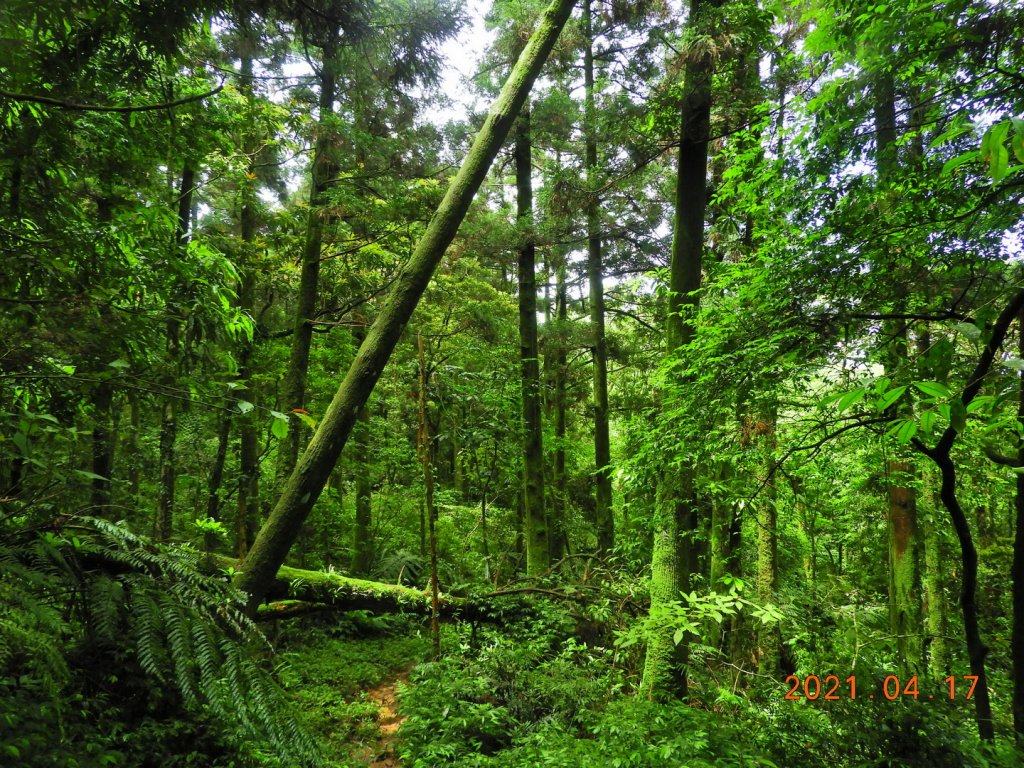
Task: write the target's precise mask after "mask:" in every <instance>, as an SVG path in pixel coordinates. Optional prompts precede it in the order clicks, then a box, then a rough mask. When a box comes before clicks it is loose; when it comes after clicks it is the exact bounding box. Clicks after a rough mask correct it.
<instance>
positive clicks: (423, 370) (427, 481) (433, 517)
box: [416, 334, 441, 660]
mask: <svg viewBox="0 0 1024 768" xmlns="http://www.w3.org/2000/svg"><path fill="white" fill-rule="evenodd" d="M416 357H417V360H418V361H419V368H420V386H419V396H418V398H417V400H418V405H419V408H418V412H419V428H418V429H417V430H416V437H417V440H416V444H417V448H418V449H419V454H420V462H421V464H422V466H423V499H424V501H425V502H426V510H427V532H428V537H429V541H430V639H431V644H432V646H433V649H434V659H435V660H437V659H440V658H441V624H440V620H441V611H440V606H441V603H440V598H439V595H440V593H441V590H440V585H439V584H438V579H437V507H436V506H435V505H434V467H433V462H432V460H431V450H432V445H431V438H430V424H429V422H428V421H427V361H426V355H425V354H424V351H423V336H421V335H420V334H416Z"/></svg>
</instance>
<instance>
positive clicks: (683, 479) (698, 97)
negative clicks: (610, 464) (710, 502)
mask: <svg viewBox="0 0 1024 768" xmlns="http://www.w3.org/2000/svg"><path fill="white" fill-rule="evenodd" d="M720 5H721V3H720V2H719V0H691V2H690V21H689V24H690V26H691V27H692V28H693V29H695V30H696V31H697V32H702V31H705V30H709V29H711V28H712V23H713V18H712V17H713V15H714V13H715V11H716V10H717V9H718V7H719V6H720ZM712 67H713V62H712V58H711V56H710V54H708V53H704V54H700V55H693V56H691V57H689V58H688V59H687V64H686V70H685V74H684V90H685V96H684V101H683V106H682V111H681V115H680V118H681V121H680V122H681V132H680V143H679V164H678V170H677V173H676V199H675V228H674V233H673V238H672V262H671V269H670V285H669V298H668V313H667V314H668V317H667V320H666V334H665V335H666V347H667V349H666V352H667V354H668V355H669V356H674V355H676V354H678V353H679V351H680V350H683V349H685V348H686V346H687V345H688V344H689V342H690V340H691V339H692V337H693V326H692V325H691V324H690V322H689V321H690V318H691V317H692V315H693V314H694V313H695V312H696V311H697V309H698V306H699V298H698V296H697V293H696V292H697V291H698V290H699V289H700V287H701V267H702V259H703V253H704V219H705V213H706V209H707V169H708V139H709V134H710V122H711V74H712ZM663 400H664V406H665V408H666V409H668V410H671V409H672V408H673V407H674V403H673V395H672V392H671V391H669V392H666V393H664V396H663ZM692 461H693V460H692V458H690V457H684V458H683V461H682V466H681V468H680V469H679V470H678V471H671V472H666V473H665V474H664V475H663V477H662V480H661V482H660V484H659V488H658V503H657V510H656V515H657V516H656V519H655V533H654V546H653V551H652V553H651V608H650V613H651V624H652V626H651V629H650V631H649V632H648V639H647V657H646V659H645V662H644V673H643V679H642V681H641V685H640V694H641V696H644V697H647V698H660V697H663V696H665V695H670V694H673V693H675V694H679V695H683V696H685V695H686V692H687V679H686V671H685V665H686V660H687V658H686V657H687V654H686V649H687V643H688V640H687V639H686V638H684V639H683V641H682V642H681V643H679V644H678V647H677V644H676V643H675V639H674V634H675V629H674V628H673V627H672V626H671V624H669V623H668V622H666V620H665V614H666V612H667V611H668V609H669V608H670V607H671V605H672V604H673V603H675V602H677V601H678V596H679V593H680V592H684V593H689V592H690V591H691V584H692V576H693V571H694V567H695V563H694V560H695V558H694V556H693V551H694V547H695V544H696V542H695V541H694V536H695V534H696V533H697V531H698V530H699V528H700V514H699V505H698V502H697V499H696V493H695V488H694V472H693V465H692Z"/></svg>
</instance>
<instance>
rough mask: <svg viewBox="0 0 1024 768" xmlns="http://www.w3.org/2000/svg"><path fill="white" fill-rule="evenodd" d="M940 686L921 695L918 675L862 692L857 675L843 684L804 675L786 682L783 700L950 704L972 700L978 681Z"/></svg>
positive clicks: (966, 677) (893, 677)
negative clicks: (906, 700) (936, 701)
mask: <svg viewBox="0 0 1024 768" xmlns="http://www.w3.org/2000/svg"><path fill="white" fill-rule="evenodd" d="M943 683H944V684H945V687H944V688H942V689H940V690H937V691H935V692H928V691H921V690H920V688H919V686H918V681H917V675H912V676H911V677H910V678H908V679H905V680H901V679H900V678H899V677H897V676H896V675H889V676H888V677H886V678H885V679H884V680H883V681H882V683H881V685H880V686H879V687H876V688H874V689H873V690H869V691H866V692H865V691H864V690H863V688H861V689H858V687H857V677H856V675H850V676H849V677H848V678H846V679H845V680H840V679H839V677H838V675H826V676H825V677H823V678H822V677H818V675H806V676H805V677H799V676H797V675H790V676H789V677H787V678H786V686H787V687H788V688H789V690H788V692H787V693H786V695H785V697H784V698H785V699H787V700H788V701H799V700H801V699H807V700H808V701H817V700H819V699H820V700H822V701H839V700H840V699H856V698H857V697H858V695H859V696H860V697H861V698H863V697H864V696H865V695H866V696H867V697H868V698H869V699H873V698H875V696H876V694H877V695H878V696H879V698H885V699H888V700H889V701H896V700H897V699H901V698H903V697H908V698H911V699H915V700H916V699H934V698H949V699H950V700H953V699H956V697H957V695H960V696H963V698H964V699H970V698H971V697H973V696H974V688H975V686H976V685H977V684H978V677H977V675H963V676H962V677H960V678H957V677H956V676H955V675H950V676H949V677H947V678H946V679H945V680H943Z"/></svg>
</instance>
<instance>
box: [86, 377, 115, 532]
mask: <svg viewBox="0 0 1024 768" xmlns="http://www.w3.org/2000/svg"><path fill="white" fill-rule="evenodd" d="M113 401H114V391H113V389H112V388H111V386H110V383H109V382H107V381H104V382H102V383H101V384H100V385H99V386H98V387H97V388H96V391H95V392H94V393H93V396H92V406H93V422H94V423H93V428H92V472H93V474H94V475H96V476H97V477H94V478H93V480H92V494H91V496H90V502H89V503H90V504H91V505H92V506H93V507H95V508H96V510H97V514H103V513H104V512H105V511H106V508H107V507H108V506H109V505H110V492H111V484H112V480H113V474H114V438H113V434H112V433H111V429H110V424H111V421H112V419H113V412H112V409H111V405H112V404H113Z"/></svg>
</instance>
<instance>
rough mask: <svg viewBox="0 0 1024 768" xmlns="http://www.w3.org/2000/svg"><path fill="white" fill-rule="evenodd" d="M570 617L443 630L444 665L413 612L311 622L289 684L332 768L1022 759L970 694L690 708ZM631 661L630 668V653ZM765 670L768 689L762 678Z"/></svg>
mask: <svg viewBox="0 0 1024 768" xmlns="http://www.w3.org/2000/svg"><path fill="white" fill-rule="evenodd" d="M562 619H564V614H561V613H560V612H552V613H551V614H546V615H542V616H541V617H540V619H539V620H538V619H537V618H536V617H535V618H534V620H533V622H532V623H530V624H529V625H528V626H527V625H526V624H524V625H523V626H518V625H515V624H512V625H509V626H505V627H503V628H502V629H501V630H500V631H499V630H495V629H492V628H479V631H478V632H473V631H472V630H471V629H470V628H469V627H467V626H464V625H462V624H448V625H445V626H444V627H443V646H444V648H445V650H446V656H445V657H444V658H442V659H441V660H440V661H436V662H435V661H431V660H430V639H429V636H428V633H427V631H426V628H425V626H424V625H423V624H422V623H421V620H419V619H418V618H416V617H413V616H384V617H373V616H371V615H369V614H367V613H363V612H358V611H357V612H350V613H347V614H341V613H339V614H336V615H333V616H332V617H331V618H330V619H324V620H318V621H313V622H308V621H304V620H300V621H299V622H295V623H293V624H289V625H288V626H287V627H285V628H282V629H281V631H280V634H279V636H278V637H276V638H274V637H273V635H274V633H273V632H271V637H272V639H274V640H275V645H276V646H277V648H278V651H279V654H278V656H279V659H280V661H282V662H284V663H283V664H282V666H281V667H280V668H279V677H280V680H281V682H282V684H283V685H284V687H285V689H286V691H287V692H288V693H289V695H290V697H291V699H292V701H293V703H294V705H295V710H296V712H297V713H298V715H299V717H300V718H301V719H302V722H303V724H304V725H305V727H306V728H307V729H308V730H309V731H310V732H311V733H312V734H314V735H315V736H316V738H317V740H318V741H319V742H320V746H321V749H322V751H323V754H324V757H325V761H326V765H329V766H332V768H357V767H358V768H367V767H369V768H399V767H400V766H405V767H406V768H409V767H410V766H413V765H415V766H431V767H433V766H437V767H438V768H441V766H451V767H452V768H521V766H524V765H531V766H538V767H546V768H577V767H578V766H580V765H594V766H605V765H607V766H621V767H622V768H627V767H633V768H654V766H658V767H659V768H661V767H662V766H666V765H668V766H686V767H687V768H702V767H708V768H710V767H711V766H714V767H715V768H721V767H722V766H737V767H739V766H787V768H802V767H803V766H807V768H811V766H824V765H830V766H846V767H849V768H853V767H854V766H856V767H858V768H859V767H860V766H868V765H872V766H928V768H939V767H941V766H948V767H949V768H962V766H1013V765H1020V764H1021V763H1020V762H1019V761H1020V756H1019V754H1015V753H1014V752H1013V748H1012V745H1011V744H1010V743H1008V742H1007V741H1006V740H1005V739H1004V740H1002V742H1001V743H1000V744H999V745H998V746H997V748H996V749H995V751H988V750H985V749H983V748H981V747H980V745H979V744H978V743H977V740H976V738H975V737H974V736H973V724H972V720H971V714H972V709H971V707H970V706H969V705H968V704H967V703H966V702H953V703H951V702H943V701H941V700H934V701H930V700H925V701H920V702H915V701H909V700H908V701H901V702H884V701H874V700H871V699H870V698H866V697H859V698H858V699H857V700H856V701H838V702H829V703H828V705H823V704H821V703H820V702H806V701H803V702H792V701H784V700H783V698H782V693H783V692H784V691H780V690H776V688H778V685H774V686H772V687H771V688H770V689H767V688H766V689H764V690H762V689H760V688H757V687H754V688H747V689H746V690H745V691H742V692H739V694H738V695H737V692H736V691H733V690H732V689H731V686H730V687H726V688H719V687H717V685H715V684H714V682H713V680H712V679H711V678H708V679H701V678H698V679H697V682H696V684H695V691H694V692H693V693H694V698H693V700H692V701H689V702H679V701H675V702H667V703H661V704H656V703H652V702H647V701H642V700H640V699H638V698H636V696H635V694H634V690H635V685H636V682H637V681H636V680H635V679H634V678H635V676H636V675H635V672H629V671H628V670H629V669H631V668H634V667H636V666H637V664H636V662H637V661H638V660H639V658H637V659H632V660H627V659H625V658H624V657H623V656H622V655H621V653H619V652H617V651H615V650H614V649H611V648H602V647H598V646H589V645H584V644H581V643H580V642H579V641H577V640H575V639H574V638H573V637H571V636H569V635H567V634H566V630H567V629H568V625H563V621H562ZM624 661H626V662H627V663H626V666H625V667H623V666H622V662H624ZM756 682H757V681H756V679H753V678H752V683H756Z"/></svg>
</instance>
